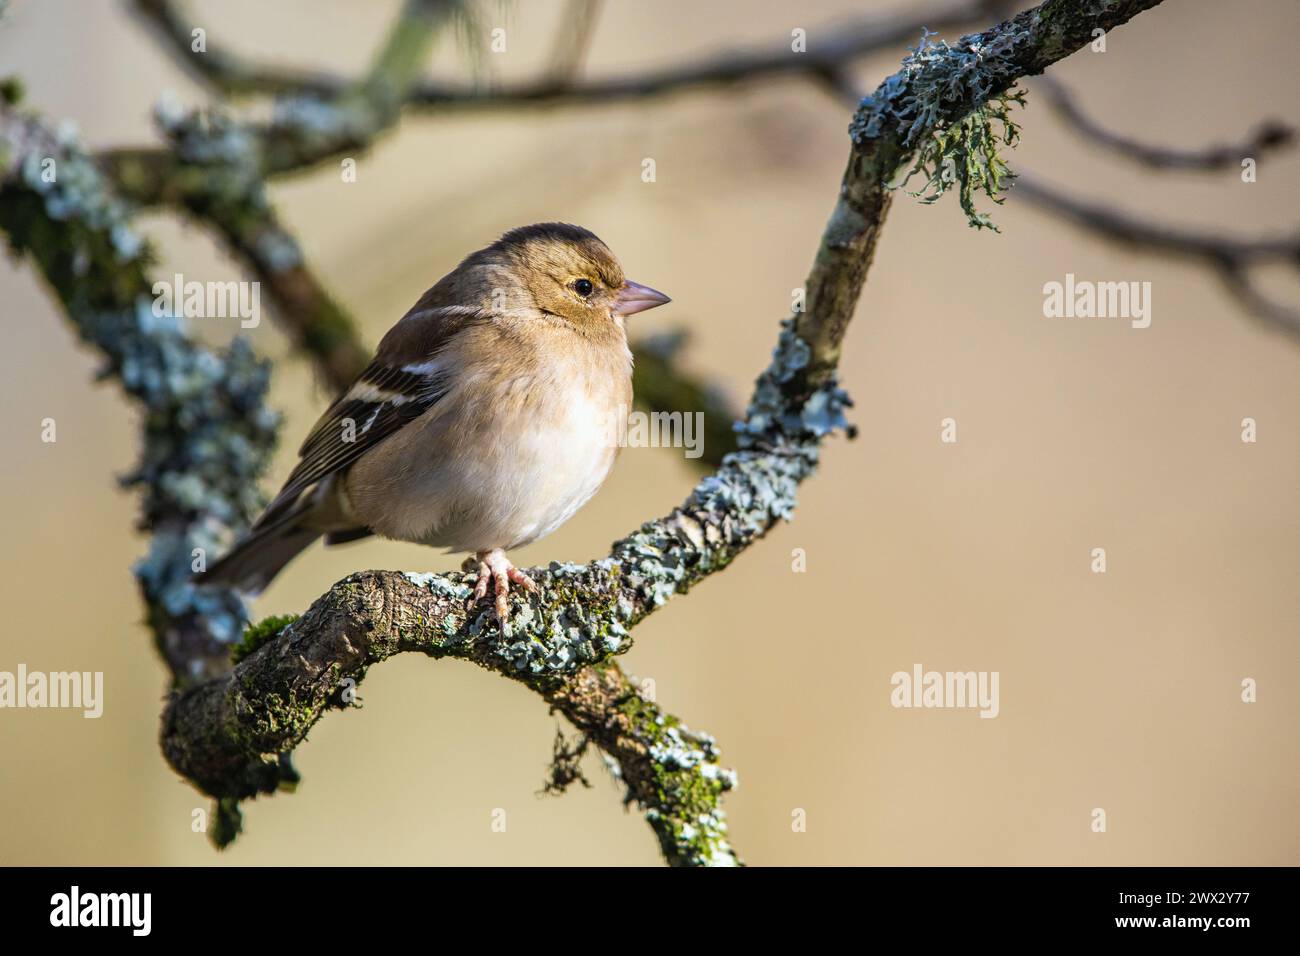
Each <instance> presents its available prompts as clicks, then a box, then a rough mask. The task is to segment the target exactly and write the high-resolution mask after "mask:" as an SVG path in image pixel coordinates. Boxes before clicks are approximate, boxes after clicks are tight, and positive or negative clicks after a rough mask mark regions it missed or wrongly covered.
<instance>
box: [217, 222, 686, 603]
mask: <svg viewBox="0 0 1300 956" xmlns="http://www.w3.org/2000/svg"><path fill="white" fill-rule="evenodd" d="M668 301H669V298H668V296H666V295H664V294H663V293H662V292H656V291H655V290H654V289H651V288H649V287H648V286H644V285H640V284H639V283H636V282H632V281H630V280H628V279H626V278H625V277H624V275H623V268H622V266H620V265H619V262H618V260H617V259H616V258H615V257H614V254H613V253H612V252H611V251H610V250H609V247H608V246H606V245H605V243H603V242H601V241H600V239H598V238H597V237H596V236H595V235H594V234H592V233H591V232H589V231H588V230H586V229H583V228H581V227H580V226H573V225H569V224H568V223H558V222H546V223H537V224H535V225H531V226H523V227H520V228H518V229H513V230H511V231H510V232H507V233H506V234H505V235H503V236H502V237H501V238H500V239H498V240H497V241H496V242H494V243H492V244H491V245H489V246H487V247H486V248H483V249H480V250H479V251H478V252H475V253H473V254H472V255H470V256H468V257H467V258H466V259H465V260H464V261H463V262H461V264H460V265H459V266H457V267H456V269H455V270H454V271H453V272H451V273H449V274H448V275H446V276H444V277H443V278H442V279H440V280H439V281H438V283H437V284H436V285H434V286H433V288H431V289H430V290H429V291H428V292H426V293H425V294H424V295H423V296H421V297H420V299H419V301H418V302H416V303H415V305H414V306H412V307H411V309H410V311H408V312H407V313H406V315H404V316H403V317H402V319H401V320H400V321H399V322H398V323H397V324H396V325H395V326H393V328H392V329H390V330H389V332H388V334H387V335H385V336H384V338H383V340H382V341H381V342H380V343H379V348H378V350H377V351H376V353H375V358H374V360H373V361H372V362H371V363H370V364H369V365H368V366H367V367H366V369H365V370H364V371H363V372H362V373H361V375H360V376H359V377H358V378H357V380H356V382H355V383H354V384H353V385H352V387H351V388H349V389H348V390H347V391H346V392H345V393H344V394H343V395H342V396H340V397H339V399H338V400H337V401H335V402H334V404H333V405H331V406H330V407H329V408H328V409H327V410H326V411H325V414H323V415H322V416H321V418H320V420H319V421H318V422H317V423H316V426H315V427H314V428H313V429H312V431H311V433H310V434H309V435H308V436H307V440H306V441H305V442H303V445H302V448H301V449H299V452H298V454H299V461H298V463H297V465H296V466H295V468H294V469H293V471H292V473H291V474H290V475H289V478H288V480H287V481H286V482H285V484H284V487H283V488H282V489H281V490H280V493H279V494H278V495H276V497H275V500H274V501H272V502H271V504H270V505H269V506H268V507H267V509H266V511H265V513H263V514H262V516H261V517H260V518H258V520H257V522H256V523H255V524H254V525H253V527H252V529H251V530H250V531H249V533H248V535H247V536H246V537H245V538H244V539H243V540H241V541H240V542H239V543H238V544H237V545H236V546H235V547H234V549H233V550H232V551H231V552H230V553H229V554H227V555H226V556H225V557H223V558H222V559H221V560H220V561H218V562H217V563H216V564H214V565H213V566H212V567H211V568H210V569H208V570H207V571H206V572H203V573H200V574H199V575H196V577H195V582H196V583H198V584H204V585H206V584H221V585H227V586H231V587H235V588H238V589H239V590H242V591H245V592H248V593H253V594H256V593H258V592H260V591H261V590H262V589H263V588H264V587H265V586H266V585H267V584H268V583H269V582H270V581H271V579H272V578H274V577H275V575H276V574H278V573H279V571H280V569H281V568H283V567H284V566H285V565H286V564H287V563H288V562H289V561H290V560H292V559H293V558H294V556H296V555H297V554H298V553H299V552H301V551H302V550H303V549H304V548H306V547H307V546H308V545H310V544H311V543H312V542H313V541H315V540H316V539H317V538H319V537H321V536H324V538H325V543H326V544H327V545H329V544H340V543H342V542H345V541H354V540H356V539H358V538H364V537H367V536H369V535H372V534H374V535H379V536H381V537H384V538H393V539H396V540H399V541H413V542H416V543H419V544H427V545H433V546H435V547H444V548H447V549H448V550H449V551H453V552H469V553H471V554H473V555H474V557H475V559H476V561H477V565H478V580H477V582H476V587H475V591H474V600H475V601H480V600H482V599H483V598H485V597H486V596H487V593H488V590H489V586H491V587H492V588H493V590H494V591H495V599H496V600H495V608H496V612H497V614H498V616H499V617H500V618H501V619H503V620H504V619H505V616H506V612H507V608H508V605H507V596H508V595H509V593H510V586H511V585H512V584H516V585H519V586H520V587H523V588H525V589H527V590H536V585H535V584H534V583H533V581H532V580H531V579H530V578H529V577H528V576H527V575H526V574H524V573H523V572H522V571H520V570H518V569H517V568H516V567H515V566H514V565H513V564H511V562H510V560H509V558H507V557H506V552H507V551H509V550H511V549H512V548H518V547H522V546H523V545H525V544H528V543H530V542H532V541H536V540H537V539H538V538H541V537H543V536H545V535H547V534H550V533H551V532H552V531H554V530H555V529H556V528H558V527H559V526H560V525H562V524H563V523H564V522H565V521H567V520H568V519H569V518H571V517H572V516H573V514H574V512H576V511H577V510H578V509H579V508H581V507H582V506H583V505H584V504H585V503H586V502H587V501H588V499H590V498H591V496H592V495H594V494H595V493H596V491H597V489H599V488H600V486H601V484H603V483H604V481H605V478H606V477H607V476H608V475H609V472H610V469H611V468H612V467H613V464H614V458H615V456H616V455H617V453H618V445H619V442H618V441H616V440H613V439H612V438H611V431H610V422H611V420H612V417H613V416H617V415H619V414H622V415H624V416H625V415H626V410H627V409H628V408H629V407H630V405H631V399H632V353H631V351H630V350H629V349H628V345H627V333H626V330H625V329H624V319H626V318H627V317H628V316H629V315H633V314H635V313H637V312H643V311H645V310H646V309H653V308H654V307H655V306H658V305H662V304H664V303H665V302H668Z"/></svg>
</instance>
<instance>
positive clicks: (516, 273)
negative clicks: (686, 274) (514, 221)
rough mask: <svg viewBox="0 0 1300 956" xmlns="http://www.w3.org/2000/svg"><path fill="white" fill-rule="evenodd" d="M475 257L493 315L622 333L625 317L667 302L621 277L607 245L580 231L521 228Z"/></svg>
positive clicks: (564, 226)
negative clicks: (529, 315)
mask: <svg viewBox="0 0 1300 956" xmlns="http://www.w3.org/2000/svg"><path fill="white" fill-rule="evenodd" d="M479 255H481V256H482V257H483V263H484V264H485V265H486V266H487V267H488V269H487V276H488V282H489V284H490V285H491V288H490V289H489V290H488V294H489V295H491V296H492V297H494V298H495V299H496V300H497V301H495V302H494V303H493V308H494V311H510V310H512V309H518V308H521V307H522V308H523V309H535V310H537V311H538V312H540V313H541V314H542V315H544V316H547V317H549V318H552V319H554V320H559V321H562V322H565V323H567V324H569V325H571V326H573V327H574V328H575V329H577V330H578V331H580V332H590V331H597V330H601V329H608V328H610V327H611V326H613V327H617V328H619V329H620V330H621V327H622V323H623V319H624V318H626V317H627V316H629V315H633V314H634V313H637V312H644V311H645V310H646V309H653V308H654V307H655V306H657V305H663V304H664V303H665V302H668V301H669V299H668V296H666V295H664V294H663V293H662V292H657V291H655V290H654V289H651V288H650V287H649V286H644V285H641V284H640V283H637V282H633V281H631V280H630V279H628V278H627V277H626V276H624V274H623V267H622V266H621V265H619V261H618V259H617V258H615V256H614V253H613V252H611V251H610V249H609V246H607V245H605V243H603V242H601V241H600V239H598V238H597V237H596V235H595V234H594V233H592V232H590V231H588V230H586V229H583V228H582V227H581V226H572V225H569V224H568V223H563V222H543V223H537V224H536V225H532V226H522V227H520V228H518V229H512V230H511V231H510V232H507V233H506V234H505V235H504V236H502V237H501V238H500V239H498V240H497V241H496V242H495V243H493V244H492V245H491V246H488V247H487V248H486V249H484V250H483V251H482V253H480V254H479Z"/></svg>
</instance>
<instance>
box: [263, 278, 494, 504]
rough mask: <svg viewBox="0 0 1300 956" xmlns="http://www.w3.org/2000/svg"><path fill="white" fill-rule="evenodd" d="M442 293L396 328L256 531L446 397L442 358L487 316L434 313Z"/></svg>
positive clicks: (303, 452) (326, 418) (311, 439)
mask: <svg viewBox="0 0 1300 956" xmlns="http://www.w3.org/2000/svg"><path fill="white" fill-rule="evenodd" d="M438 288H439V287H438V286H435V287H434V288H433V289H431V290H430V291H429V292H428V293H426V294H425V296H424V298H422V299H421V300H420V302H419V303H417V304H416V307H415V308H414V309H412V310H411V312H409V313H408V314H407V315H406V316H405V317H404V318H403V319H402V321H401V322H399V323H398V324H397V325H395V326H394V327H393V328H392V330H391V331H390V332H389V333H388V335H386V336H385V337H384V340H383V341H382V342H381V343H380V344H379V349H378V351H377V353H376V355H375V359H374V361H373V362H371V363H370V364H369V365H368V366H366V369H365V371H363V372H362V373H361V375H360V376H358V378H357V380H356V382H354V383H353V385H352V387H351V388H349V389H348V390H347V391H346V392H344V393H343V395H341V396H340V397H339V398H338V400H337V401H335V402H334V404H333V405H331V406H330V407H329V408H328V409H326V411H325V414H323V415H322V416H321V417H320V419H319V420H318V421H317V422H316V425H315V427H313V428H312V430H311V433H310V434H309V435H308V436H307V439H306V441H304V442H303V443H302V447H301V448H300V449H299V450H298V455H299V461H298V464H297V465H296V466H295V467H294V469H293V471H292V472H291V473H290V474H289V478H288V480H287V481H285V483H284V487H283V488H282V489H280V493H279V494H278V495H276V497H275V500H274V501H273V502H271V505H270V506H269V507H268V508H267V509H266V512H265V513H264V514H263V515H262V516H261V517H260V518H259V519H258V520H257V523H256V524H255V525H254V529H257V528H261V527H264V526H266V525H269V524H272V523H274V522H275V521H277V520H279V519H280V518H281V517H283V516H284V515H285V514H286V512H288V511H289V510H290V509H292V508H293V505H294V503H295V502H297V501H298V500H299V498H300V497H301V496H302V495H303V493H304V492H306V491H308V490H309V489H310V488H312V487H313V486H315V485H316V484H318V483H319V482H320V481H322V480H324V479H325V478H328V477H329V476H330V475H334V474H338V473H340V472H342V471H343V470H345V469H346V468H347V467H348V466H349V465H351V464H352V463H353V462H355V461H356V460H357V459H359V458H360V457H361V456H362V455H364V454H365V453H366V452H367V451H369V450H370V449H372V448H374V447H375V446H376V445H378V444H379V443H380V442H381V441H383V440H384V439H386V438H388V437H389V436H391V435H393V434H394V433H395V432H397V431H398V430H399V429H400V428H402V427H403V426H404V425H406V424H408V423H410V422H412V421H414V420H415V419H417V418H419V417H420V416H421V415H423V414H424V413H425V412H426V411H428V410H429V409H430V408H432V407H433V406H434V405H435V404H436V403H437V401H438V399H440V398H441V397H442V396H443V395H444V394H446V392H447V389H448V388H449V387H450V370H449V369H447V368H445V367H443V366H442V365H441V364H440V363H439V360H438V355H439V353H440V352H441V351H442V349H443V348H444V347H445V346H446V344H447V342H448V341H449V340H450V338H451V337H452V336H453V335H454V334H455V333H456V332H458V331H459V330H461V329H463V328H464V327H465V326H466V325H467V324H469V323H471V322H474V321H481V320H482V319H483V318H485V316H483V315H482V314H480V313H474V312H473V311H472V310H469V309H461V308H446V307H443V308H438V307H434V308H428V307H427V306H426V303H428V301H429V300H430V299H431V298H432V297H433V296H434V293H435V292H437V291H438Z"/></svg>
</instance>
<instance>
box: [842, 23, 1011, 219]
mask: <svg viewBox="0 0 1300 956" xmlns="http://www.w3.org/2000/svg"><path fill="white" fill-rule="evenodd" d="M932 36H934V34H932V33H930V32H928V31H927V32H925V33H924V34H923V35H922V37H921V42H920V43H918V44H917V45H916V46H915V47H913V48H912V49H911V52H910V53H909V54H908V55H907V56H906V57H905V58H904V59H903V64H902V68H901V69H900V70H899V71H898V72H897V73H895V74H893V75H892V76H890V77H889V78H888V79H886V80H885V82H884V83H882V84H881V85H880V87H879V88H877V89H876V91H875V92H874V93H873V94H872V95H871V96H869V97H867V98H865V99H864V100H863V101H862V105H861V106H860V108H859V109H858V112H857V114H856V115H855V116H854V120H853V123H852V124H851V125H850V127H849V131H850V134H851V135H852V137H853V139H854V141H855V142H857V143H859V144H861V143H865V142H867V141H869V140H880V139H888V140H890V141H892V143H893V144H894V146H895V147H896V148H897V149H899V150H901V151H902V152H901V155H900V162H901V165H900V167H899V168H900V172H901V175H899V176H898V177H896V178H895V179H894V181H892V182H890V184H889V185H890V188H899V187H901V186H903V185H904V184H905V183H907V182H908V181H909V180H910V179H911V178H912V177H913V176H915V175H917V174H918V173H919V174H921V175H923V176H925V179H926V182H925V185H924V186H922V187H921V189H919V190H916V191H915V192H913V193H912V195H914V196H917V197H919V198H921V200H922V201H923V202H926V203H931V202H934V201H935V200H937V199H938V198H939V197H940V196H942V195H943V194H944V193H945V192H947V191H949V190H950V189H953V188H956V189H957V191H958V194H959V196H960V200H961V207H962V211H963V212H965V213H966V217H967V221H968V222H969V223H970V224H971V225H972V226H974V227H976V228H994V229H996V227H994V226H993V223H992V221H991V220H990V219H989V217H988V216H987V215H985V214H983V213H980V212H978V211H977V210H976V209H975V203H974V200H975V195H976V194H977V193H979V192H983V193H984V194H985V195H987V196H988V197H989V198H990V199H992V200H993V201H994V202H1001V201H1002V199H1001V191H1002V188H1003V186H1004V185H1006V184H1007V183H1009V181H1010V180H1011V178H1012V177H1013V174H1012V173H1011V171H1010V169H1009V168H1008V167H1007V164H1006V162H1005V161H1004V160H1003V159H1002V156H1001V150H1002V148H1004V147H1010V146H1014V145H1015V143H1016V141H1017V140H1018V139H1019V127H1018V126H1017V124H1016V123H1015V121H1014V120H1013V119H1012V117H1011V107H1012V106H1013V105H1015V104H1020V105H1022V106H1023V105H1024V93H1023V91H1020V90H1017V89H1015V88H1014V86H1013V82H1012V81H1013V78H1014V77H1015V76H1016V75H1017V74H1016V65H1015V60H1014V56H1015V52H1016V49H1017V47H1018V46H1019V45H1020V44H1021V43H1024V42H1026V41H1027V40H1028V39H1029V38H1030V35H1029V30H1028V28H1026V27H1023V26H1015V27H1012V28H1010V29H1007V30H1005V31H1002V32H999V33H998V34H997V35H996V38H995V39H993V40H987V39H986V38H985V37H983V36H982V35H980V34H973V35H970V36H964V37H962V38H961V39H960V40H958V41H957V42H956V43H955V44H953V45H949V44H948V43H947V41H944V40H938V41H935V40H932V39H931V37H932ZM909 153H910V154H912V158H911V159H910V160H906V159H904V157H906V156H907V154H909Z"/></svg>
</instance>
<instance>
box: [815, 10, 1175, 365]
mask: <svg viewBox="0 0 1300 956" xmlns="http://www.w3.org/2000/svg"><path fill="white" fill-rule="evenodd" d="M1159 3H1160V0H1047V2H1045V3H1043V4H1041V5H1039V6H1037V7H1033V8H1032V9H1029V10H1025V11H1024V12H1022V13H1019V14H1017V15H1016V16H1015V17H1013V18H1012V19H1010V20H1008V21H1005V22H1003V23H1000V24H998V25H997V26H995V27H992V28H990V29H988V30H985V31H984V32H983V33H976V34H972V35H970V36H965V37H962V38H961V39H960V40H958V41H957V42H956V43H954V44H952V45H951V46H949V45H948V44H946V43H937V44H935V43H929V42H923V43H922V44H921V45H920V47H919V48H918V49H917V50H915V51H914V52H913V53H912V54H911V55H910V56H908V57H907V58H906V59H905V60H904V61H903V68H902V69H901V70H899V71H898V72H897V73H894V74H893V75H891V76H889V77H887V78H886V79H885V80H884V82H882V83H881V84H880V85H879V86H878V87H876V90H875V92H874V93H872V94H871V95H870V96H867V97H865V98H864V99H863V100H862V103H861V105H860V106H859V107H858V110H857V113H856V114H855V115H854V117H853V122H852V124H851V125H850V127H849V133H850V136H851V137H852V140H853V145H852V148H851V150H850V154H849V163H848V168H847V169H846V170H845V172H844V179H843V181H842V183H841V185H840V195H839V199H838V201H837V202H836V204H835V208H834V210H832V212H831V217H830V221H829V222H828V223H827V226H826V231H825V233H824V234H823V236H822V242H821V246H820V247H819V249H818V251H817V257H816V259H815V260H814V262H813V267H812V273H811V274H810V275H809V277H808V282H807V284H806V288H807V311H805V312H804V313H803V314H802V315H800V316H799V317H798V321H797V322H796V325H795V330H796V333H797V334H798V335H799V337H800V338H801V339H803V340H804V341H805V342H807V343H808V345H809V348H810V350H811V356H810V361H809V363H808V368H807V370H806V373H805V374H806V376H807V377H808V379H809V381H810V382H813V383H816V382H820V381H823V380H825V379H826V378H827V377H828V376H829V375H830V374H831V373H832V372H833V370H834V368H835V366H836V364H837V363H838V361H839V355H840V346H841V343H842V342H843V340H844V332H845V329H846V328H847V327H848V321H849V317H850V316H851V315H852V307H853V304H854V303H856V302H857V299H858V294H859V292H860V291H861V289H862V283H863V281H864V279H865V278H866V274H867V270H868V268H870V265H871V260H872V257H873V256H874V255H875V250H876V242H877V241H878V240H879V238H880V230H881V228H882V226H883V225H884V221H885V217H886V215H887V214H888V212H889V205H890V201H891V199H892V196H893V193H892V192H891V185H892V184H894V183H895V181H896V180H897V179H898V178H899V176H900V175H901V174H903V173H905V172H906V170H907V169H908V168H910V167H911V166H913V161H914V159H915V157H916V155H917V153H918V151H922V150H925V149H928V148H932V144H933V142H934V136H935V134H936V133H937V132H941V131H945V130H948V129H951V128H952V127H953V126H954V124H958V123H960V122H961V121H962V120H963V119H965V118H966V117H967V116H969V115H970V114H971V113H972V112H973V111H976V110H979V109H982V108H983V107H985V106H986V105H987V104H988V103H989V102H990V101H991V100H994V99H995V98H996V97H999V96H1001V95H1002V94H1005V93H1006V92H1007V91H1008V90H1010V89H1011V87H1012V86H1013V85H1014V84H1015V82H1016V80H1018V79H1020V78H1021V77H1024V76H1033V75H1036V74H1038V73H1041V72H1043V70H1045V69H1047V67H1048V66H1050V65H1051V64H1053V63H1055V62H1056V61H1057V60H1060V59H1062V58H1064V57H1066V56H1068V55H1070V54H1071V53H1073V52H1074V51H1075V50H1078V49H1079V48H1080V47H1082V46H1084V45H1085V44H1087V43H1089V42H1090V41H1091V40H1092V39H1093V30H1097V29H1100V30H1107V31H1108V30H1111V29H1113V28H1114V27H1117V26H1120V25H1122V24H1124V23H1126V22H1127V21H1128V20H1130V19H1132V18H1133V17H1134V16H1136V15H1137V14H1139V13H1141V12H1142V11H1143V10H1148V9H1150V8H1151V7H1154V6H1157V5H1158V4H1159ZM955 145H956V147H957V150H958V152H957V154H956V155H953V156H952V157H951V158H952V159H953V161H954V162H953V166H954V168H955V169H958V170H960V169H962V168H964V167H966V166H967V165H968V164H969V163H970V161H971V160H970V157H969V156H968V155H965V154H964V153H963V152H962V151H963V150H967V149H969V148H970V147H971V145H972V144H971V142H970V141H969V140H968V139H958V140H956V141H955ZM982 148H983V149H985V150H989V149H992V150H996V144H992V143H988V142H985V143H983V144H982ZM986 158H990V157H988V156H987V153H986ZM936 160H937V161H940V162H941V161H942V157H936Z"/></svg>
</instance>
